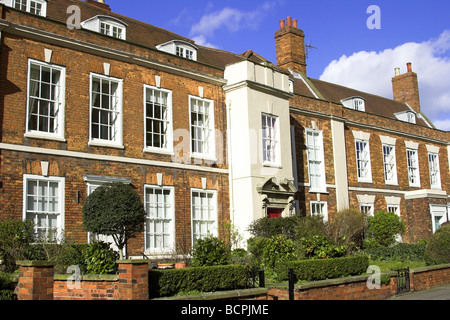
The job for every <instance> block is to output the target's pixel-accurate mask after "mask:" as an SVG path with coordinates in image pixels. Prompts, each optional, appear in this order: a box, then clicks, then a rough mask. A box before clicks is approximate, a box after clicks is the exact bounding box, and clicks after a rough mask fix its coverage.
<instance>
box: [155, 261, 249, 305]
mask: <svg viewBox="0 0 450 320" xmlns="http://www.w3.org/2000/svg"><path fill="white" fill-rule="evenodd" d="M148 277H149V281H148V282H149V297H150V298H159V297H168V296H174V295H176V294H178V293H179V292H188V291H201V292H212V291H224V290H235V289H244V288H246V287H247V280H248V278H249V277H250V272H249V268H248V267H247V266H243V265H226V266H211V267H197V268H194V267H193V268H184V269H169V270H157V269H154V270H149V274H148Z"/></svg>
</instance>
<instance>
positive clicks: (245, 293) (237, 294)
mask: <svg viewBox="0 0 450 320" xmlns="http://www.w3.org/2000/svg"><path fill="white" fill-rule="evenodd" d="M268 292H269V289H267V288H253V289H238V290H229V291H219V292H205V293H200V294H197V295H189V296H172V297H164V298H155V299H152V300H155V301H156V300H226V299H236V298H241V299H242V298H245V297H254V296H262V295H267V293H268Z"/></svg>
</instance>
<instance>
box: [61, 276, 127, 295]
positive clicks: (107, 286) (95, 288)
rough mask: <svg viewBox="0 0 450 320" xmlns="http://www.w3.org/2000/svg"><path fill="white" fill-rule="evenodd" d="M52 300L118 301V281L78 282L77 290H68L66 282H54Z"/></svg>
mask: <svg viewBox="0 0 450 320" xmlns="http://www.w3.org/2000/svg"><path fill="white" fill-rule="evenodd" d="M53 290H54V292H53V299H54V300H118V299H119V294H118V281H80V287H79V288H73V289H69V287H68V286H67V281H66V280H55V282H54V287H53Z"/></svg>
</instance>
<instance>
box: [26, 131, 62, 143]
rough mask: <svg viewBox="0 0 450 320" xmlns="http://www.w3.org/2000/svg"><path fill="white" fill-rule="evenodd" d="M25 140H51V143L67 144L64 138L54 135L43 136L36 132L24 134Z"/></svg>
mask: <svg viewBox="0 0 450 320" xmlns="http://www.w3.org/2000/svg"><path fill="white" fill-rule="evenodd" d="M24 137H25V138H30V139H42V140H51V141H58V142H67V140H66V139H64V137H61V136H56V135H45V134H41V133H38V132H36V133H35V132H27V133H25V134H24Z"/></svg>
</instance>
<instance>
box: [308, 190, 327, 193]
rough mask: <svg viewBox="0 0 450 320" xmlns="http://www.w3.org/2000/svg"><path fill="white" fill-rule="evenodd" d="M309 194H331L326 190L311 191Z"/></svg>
mask: <svg viewBox="0 0 450 320" xmlns="http://www.w3.org/2000/svg"><path fill="white" fill-rule="evenodd" d="M309 193H322V194H329V192H328V191H327V190H326V189H309Z"/></svg>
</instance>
